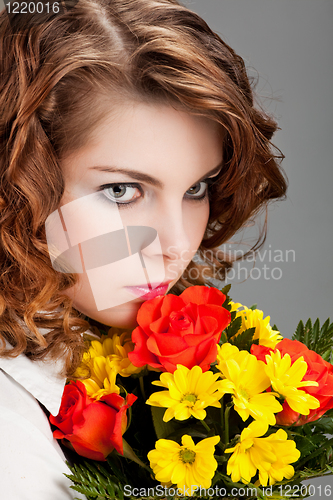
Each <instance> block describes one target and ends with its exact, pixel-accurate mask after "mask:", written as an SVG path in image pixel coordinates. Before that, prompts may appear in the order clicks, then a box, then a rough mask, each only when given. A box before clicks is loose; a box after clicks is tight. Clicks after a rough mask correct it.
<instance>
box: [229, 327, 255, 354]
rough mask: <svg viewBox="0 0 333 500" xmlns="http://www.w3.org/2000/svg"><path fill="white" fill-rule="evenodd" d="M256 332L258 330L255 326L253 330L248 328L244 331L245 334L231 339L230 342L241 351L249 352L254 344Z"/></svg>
mask: <svg viewBox="0 0 333 500" xmlns="http://www.w3.org/2000/svg"><path fill="white" fill-rule="evenodd" d="M255 331H256V329H255V327H254V326H253V327H252V328H247V329H246V330H244V332H242V333H240V334H238V335H236V337H234V338H232V339H230V340H229V342H230V343H231V344H233V345H235V346H236V347H238V349H240V350H242V349H244V350H245V349H247V350H249V349H250V348H251V345H252V344H253V336H254V333H255Z"/></svg>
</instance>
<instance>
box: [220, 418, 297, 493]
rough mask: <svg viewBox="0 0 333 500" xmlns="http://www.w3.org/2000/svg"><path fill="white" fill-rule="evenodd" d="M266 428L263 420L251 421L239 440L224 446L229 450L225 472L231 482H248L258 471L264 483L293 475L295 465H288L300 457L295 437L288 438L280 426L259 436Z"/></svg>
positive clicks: (260, 480)
mask: <svg viewBox="0 0 333 500" xmlns="http://www.w3.org/2000/svg"><path fill="white" fill-rule="evenodd" d="M267 430H268V425H267V424H266V423H265V422H258V421H254V422H252V423H251V424H250V425H249V426H248V427H247V428H246V429H244V430H243V431H242V433H241V436H240V442H239V443H238V444H236V446H234V447H233V448H228V449H227V450H225V452H226V453H231V452H233V454H232V455H231V457H230V458H229V460H228V465H227V474H229V475H231V479H232V481H233V482H238V481H240V480H241V481H242V482H243V483H249V482H250V481H251V479H252V478H253V477H254V476H255V475H256V473H257V471H258V472H259V483H260V484H261V485H263V486H266V485H267V483H268V481H269V484H274V483H275V482H276V481H282V479H283V478H284V477H285V478H287V479H290V478H292V477H293V475H294V468H293V467H292V466H291V465H290V464H291V463H293V462H296V461H297V460H298V459H299V457H300V455H301V454H300V452H299V450H297V448H296V444H295V442H294V441H291V440H288V439H287V437H288V435H287V433H286V432H285V431H284V430H282V429H279V430H278V431H277V432H275V433H274V434H271V435H270V436H268V437H266V438H262V437H260V436H263V435H264V434H265V433H266V432H267Z"/></svg>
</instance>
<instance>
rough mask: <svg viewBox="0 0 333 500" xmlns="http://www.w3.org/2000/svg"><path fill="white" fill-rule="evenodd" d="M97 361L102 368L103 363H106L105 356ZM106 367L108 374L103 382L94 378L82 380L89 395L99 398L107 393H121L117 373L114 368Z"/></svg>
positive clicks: (106, 373)
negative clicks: (117, 383) (117, 382)
mask: <svg viewBox="0 0 333 500" xmlns="http://www.w3.org/2000/svg"><path fill="white" fill-rule="evenodd" d="M96 363H98V364H99V366H100V368H101V367H102V365H103V364H106V361H105V358H102V357H99V358H96ZM104 369H105V375H106V376H105V377H104V380H103V382H100V381H99V382H96V380H95V379H93V378H86V379H84V380H81V382H82V383H83V384H84V385H85V387H86V389H87V394H88V396H89V397H91V398H92V399H96V400H99V399H100V398H101V397H103V396H106V395H107V394H114V393H116V394H119V392H120V389H119V387H118V386H117V385H116V376H117V373H116V372H115V371H114V370H112V369H109V370H107V369H106V367H104Z"/></svg>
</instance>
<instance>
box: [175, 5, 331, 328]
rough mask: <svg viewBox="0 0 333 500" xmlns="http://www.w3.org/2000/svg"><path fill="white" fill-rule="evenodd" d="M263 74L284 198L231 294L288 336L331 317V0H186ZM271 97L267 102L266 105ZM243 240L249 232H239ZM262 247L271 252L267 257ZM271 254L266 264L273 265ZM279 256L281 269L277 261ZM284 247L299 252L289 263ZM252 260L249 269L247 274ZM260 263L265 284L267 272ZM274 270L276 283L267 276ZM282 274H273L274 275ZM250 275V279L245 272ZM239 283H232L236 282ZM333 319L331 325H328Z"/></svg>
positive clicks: (262, 89) (274, 206) (261, 81)
mask: <svg viewBox="0 0 333 500" xmlns="http://www.w3.org/2000/svg"><path fill="white" fill-rule="evenodd" d="M183 3H184V4H185V5H187V6H188V7H189V8H191V9H192V10H194V11H195V12H197V13H198V14H200V15H201V16H202V17H203V18H204V19H205V21H206V22H207V23H208V24H209V25H210V26H211V28H213V29H214V31H217V32H218V34H219V35H220V36H221V37H222V38H223V39H224V40H225V41H226V42H227V43H228V44H229V45H230V46H231V47H232V48H233V49H234V50H236V52H237V53H238V54H239V55H241V56H242V57H243V59H244V60H245V63H246V66H247V67H248V68H249V69H250V74H252V75H255V72H254V71H253V69H252V68H255V70H256V71H257V72H258V74H259V84H258V86H257V92H258V94H259V95H260V96H261V102H262V103H263V104H264V106H265V109H267V110H268V111H269V113H272V114H274V116H275V117H276V119H277V121H278V124H279V127H280V128H281V130H280V131H278V132H277V134H276V136H275V137H274V140H273V143H275V144H276V145H277V146H278V147H279V148H280V149H281V150H282V152H283V153H284V155H285V159H284V161H283V163H282V165H283V167H284V170H285V171H286V174H287V176H288V178H289V190H288V198H287V200H286V201H283V202H282V201H281V202H280V201H279V202H275V203H274V204H272V205H271V208H270V209H269V221H268V237H267V240H266V243H265V246H264V249H263V250H261V252H260V254H261V258H262V259H263V261H262V262H261V261H260V260H259V261H258V259H257V263H256V267H258V268H259V271H260V273H261V275H260V273H259V271H256V272H253V273H252V276H254V277H255V278H257V277H259V279H252V278H251V277H249V278H248V279H247V280H246V281H245V282H242V283H239V282H240V281H242V280H244V276H245V272H243V273H240V276H241V278H240V280H238V279H237V273H236V278H235V279H234V280H231V281H230V282H231V283H232V290H231V295H232V296H233V298H234V299H235V300H237V301H239V302H243V303H244V304H246V305H248V306H249V305H251V304H253V303H257V304H258V307H259V308H261V309H263V310H264V312H265V315H268V314H269V315H270V316H271V324H273V323H274V322H275V323H276V324H277V326H278V327H279V329H280V331H281V333H282V334H283V336H285V337H290V336H291V335H292V334H293V332H294V330H295V328H296V326H297V323H298V321H299V320H300V319H303V320H306V319H308V318H309V317H311V318H313V319H315V318H317V317H319V318H320V320H321V322H323V321H325V320H326V319H327V318H328V317H329V316H332V292H333V266H332V264H333V259H332V248H333V232H332V215H333V198H332V189H333V168H332V140H333V136H332V130H333V99H332V90H333V50H332V49H333V29H332V27H333V26H332V24H333V23H332V21H333V1H332V0H185V1H184V2H183ZM270 98H272V99H270ZM244 236H245V239H246V238H247V235H246V234H245V235H244ZM265 249H266V250H267V252H266V255H265V253H264V252H265ZM269 250H271V252H272V253H271V255H272V258H271V259H269V252H268V251H269ZM275 250H281V251H282V254H281V253H280V252H279V255H283V257H282V258H284V260H285V262H274V256H275V258H277V255H278V253H277V252H274V251H275ZM287 250H294V251H295V259H294V261H293V259H292V258H291V257H292V254H291V253H289V254H288V256H289V261H288V262H286V254H285V252H286V251H287ZM252 265H253V263H251V264H249V265H248V266H247V267H248V271H250V270H251V267H250V266H252ZM264 265H266V266H267V268H270V271H269V270H267V269H266V277H267V278H270V279H265V274H264V270H263V266H264ZM275 267H279V268H280V269H281V271H282V277H281V279H273V278H272V277H271V271H272V269H274V268H275ZM280 274H281V273H280V272H278V271H274V272H273V275H274V276H275V277H277V276H280ZM248 276H249V274H248ZM236 281H238V283H237V284H236ZM332 319H333V318H332Z"/></svg>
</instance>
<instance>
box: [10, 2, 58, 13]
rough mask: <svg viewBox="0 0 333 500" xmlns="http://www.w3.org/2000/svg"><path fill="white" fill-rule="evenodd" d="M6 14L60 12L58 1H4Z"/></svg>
mask: <svg viewBox="0 0 333 500" xmlns="http://www.w3.org/2000/svg"><path fill="white" fill-rule="evenodd" d="M6 8H7V12H8V14H35V13H37V14H43V13H44V12H45V13H46V14H49V13H50V12H52V13H53V14H58V13H59V12H60V5H59V2H47V3H43V2H12V3H6Z"/></svg>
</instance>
